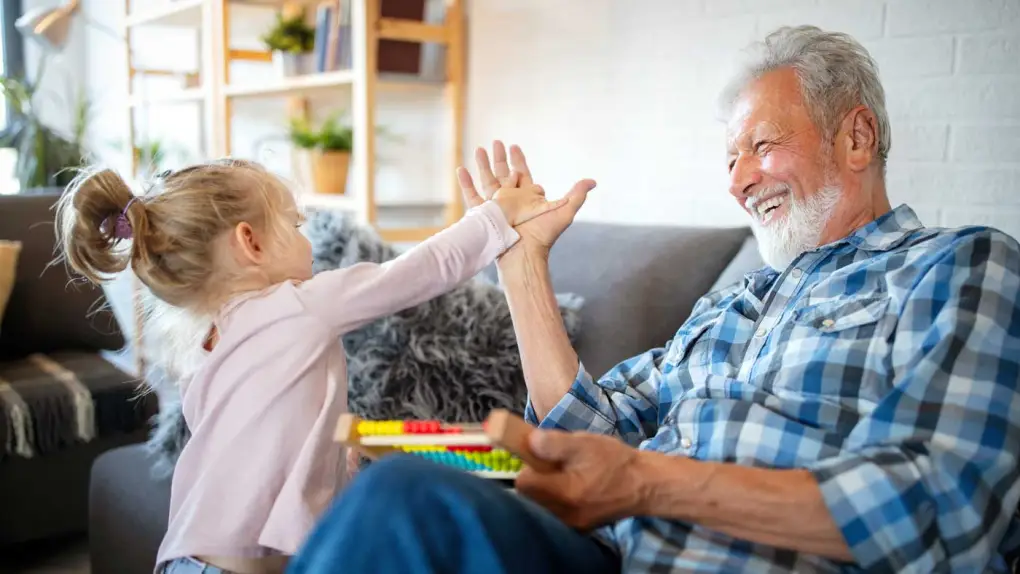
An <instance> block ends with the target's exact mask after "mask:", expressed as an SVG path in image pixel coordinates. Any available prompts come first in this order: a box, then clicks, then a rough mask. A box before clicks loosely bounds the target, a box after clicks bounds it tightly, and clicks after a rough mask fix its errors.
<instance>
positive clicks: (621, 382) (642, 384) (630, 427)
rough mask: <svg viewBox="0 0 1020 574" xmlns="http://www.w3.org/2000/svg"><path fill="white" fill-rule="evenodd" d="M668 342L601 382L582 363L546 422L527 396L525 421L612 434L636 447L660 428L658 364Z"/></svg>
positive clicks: (659, 371)
mask: <svg viewBox="0 0 1020 574" xmlns="http://www.w3.org/2000/svg"><path fill="white" fill-rule="evenodd" d="M670 344H671V343H667V344H666V346H664V347H662V348H657V349H652V350H651V351H647V352H645V353H642V354H640V355H637V356H636V357H632V358H630V359H628V360H626V361H623V362H621V363H619V364H618V365H616V366H615V367H613V369H612V370H610V371H609V372H608V373H606V374H605V375H604V376H603V377H602V378H601V379H599V380H598V381H596V380H594V379H593V378H592V376H591V375H590V374H588V372H587V371H585V369H584V364H578V369H577V376H576V378H575V379H574V382H573V383H572V384H571V386H570V390H569V391H567V394H566V395H564V396H563V398H562V399H560V401H559V402H558V403H556V405H555V406H554V407H553V408H552V409H551V410H550V411H549V413H548V414H547V415H546V416H545V418H544V419H543V420H542V421H539V420H538V416H537V414H536V413H535V407H534V405H532V403H531V398H530V396H529V398H528V402H527V404H526V406H525V410H524V418H525V420H526V421H528V422H529V423H531V424H532V425H537V426H539V427H542V428H558V429H563V430H569V431H586V432H593V433H599V434H606V435H613V436H617V437H620V438H621V439H622V440H624V441H625V442H627V443H628V444H631V445H634V446H637V445H638V444H639V443H640V442H641V441H642V440H644V439H646V438H648V437H650V436H652V435H654V434H655V430H656V429H657V428H658V426H659V420H658V413H659V408H658V407H659V385H660V384H661V383H662V376H663V374H662V371H661V369H660V365H661V362H662V358H663V357H665V356H666V353H667V352H668V350H669V346H670Z"/></svg>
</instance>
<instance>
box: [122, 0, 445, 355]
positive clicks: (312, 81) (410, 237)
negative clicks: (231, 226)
mask: <svg viewBox="0 0 1020 574" xmlns="http://www.w3.org/2000/svg"><path fill="white" fill-rule="evenodd" d="M384 1H385V0H353V1H352V2H351V55H352V61H351V68H350V69H349V70H338V71H331V72H323V73H317V74H308V75H304V76H298V77H291V78H275V77H273V78H271V79H269V80H267V81H264V82H263V81H260V82H257V83H248V84H245V83H240V82H238V83H233V82H232V78H231V66H232V64H234V63H235V62H262V63H265V65H266V66H269V65H270V64H269V62H271V61H272V58H271V56H270V54H269V53H268V52H263V51H257V50H244V49H238V48H235V47H234V46H233V45H232V41H231V40H232V39H231V34H230V30H231V19H232V18H233V17H234V10H233V8H234V7H236V6H238V5H247V6H257V7H262V8H266V9H268V10H284V11H289V10H294V9H301V8H306V9H308V10H309V11H310V12H314V10H315V8H316V6H318V5H319V4H323V3H330V4H333V5H334V6H335V5H337V3H336V2H334V1H331V0H135V1H134V2H132V0H124V10H125V19H124V24H125V36H126V38H127V42H126V45H127V66H128V77H129V80H128V82H129V86H130V87H129V90H133V86H134V85H135V78H136V77H138V76H140V75H179V72H171V71H165V70H152V69H147V70H141V69H138V68H136V67H135V62H133V61H132V55H131V46H132V42H133V41H138V42H141V41H144V34H143V33H139V32H144V30H145V29H146V28H149V27H179V28H187V29H194V30H196V31H198V35H197V41H198V53H199V54H200V60H201V61H200V65H199V78H200V85H199V86H196V87H186V88H181V89H180V90H179V91H176V92H175V91H170V92H166V91H165V90H164V91H160V92H158V93H154V94H150V95H144V96H143V95H138V94H134V93H129V98H128V102H129V105H128V110H127V111H128V115H129V122H128V131H129V134H128V142H129V146H130V149H134V147H135V145H136V137H137V133H136V118H135V115H136V113H137V112H138V111H139V109H140V108H146V107H151V106H159V105H164V104H181V103H186V102H194V103H195V104H197V105H200V106H202V114H201V118H202V120H201V121H202V124H203V126H202V128H203V129H202V132H203V155H205V156H208V157H221V156H226V155H232V152H233V151H234V150H233V149H232V143H233V142H232V141H231V132H232V129H231V128H232V123H233V121H234V116H235V114H234V108H235V103H236V102H238V101H240V100H246V99H254V98H277V99H283V100H285V101H286V102H287V104H288V106H287V110H288V113H289V114H290V115H292V116H293V115H295V114H307V113H308V100H307V98H308V97H309V96H312V95H316V94H322V93H326V94H328V93H330V92H331V91H347V92H348V93H349V97H350V100H351V104H352V105H351V111H352V113H351V120H352V122H353V125H352V127H353V130H354V144H353V150H352V153H351V166H350V182H349V184H348V193H347V194H345V195H343V196H330V195H320V194H315V193H312V194H305V195H302V201H303V202H304V203H305V204H306V205H311V206H315V207H320V208H327V209H338V210H343V211H347V212H350V213H351V214H353V215H354V217H355V218H356V219H357V220H358V221H360V222H362V223H364V224H368V225H372V226H375V227H376V228H377V229H378V231H379V233H380V235H381V236H382V237H383V238H384V239H386V240H388V241H393V242H417V241H420V240H422V239H425V238H426V237H429V236H430V235H433V234H435V233H436V232H438V231H439V230H441V229H442V228H443V227H444V226H446V225H450V224H452V223H453V222H455V221H456V220H458V219H459V218H460V217H461V216H462V215H463V205H462V203H461V199H460V193H459V190H458V189H457V185H456V181H455V179H454V177H453V174H454V170H455V168H456V166H457V165H459V164H460V162H461V159H462V157H463V140H462V138H463V135H462V134H463V129H464V125H463V124H464V99H465V85H464V81H465V77H464V66H465V62H464V55H465V29H464V10H463V0H443V2H444V8H445V10H444V18H443V21H442V22H441V23H439V24H427V23H423V22H419V21H413V20H399V19H392V18H383V17H382V16H381V3H382V2H384ZM380 40H401V41H409V42H419V43H430V44H439V45H442V46H444V47H445V66H446V70H445V71H446V73H445V78H444V80H443V81H442V82H428V81H420V80H417V79H416V78H412V77H401V76H396V77H394V76H391V75H387V74H380V73H379V72H378V71H377V69H378V68H377V54H378V46H379V41H380ZM267 75H268V74H267ZM387 90H433V91H435V90H441V91H442V93H443V98H444V104H445V106H447V107H448V112H449V117H450V119H451V121H450V125H449V129H450V134H449V135H450V141H451V142H452V144H451V149H449V152H448V158H449V159H448V163H447V165H445V166H444V168H445V172H446V173H448V174H449V175H450V178H449V194H448V196H447V200H446V201H445V202H444V203H443V204H441V205H440V206H438V207H441V208H442V210H443V218H442V220H443V225H442V226H438V227H437V226H435V225H426V226H420V227H410V228H394V227H384V226H380V225H379V211H380V208H382V209H386V208H387V206H389V207H402V206H401V205H400V204H396V205H392V204H382V205H381V204H380V203H379V202H378V201H377V197H376V181H375V180H376V165H377V158H376V152H377V142H376V137H377V136H376V129H375V128H376V104H377V94H379V93H381V92H384V91H387ZM137 161H138V159H137V157H136V156H135V155H134V154H132V162H131V165H132V170H133V171H135V172H137V170H138V167H139V166H138V163H137ZM407 202H408V204H409V205H410V206H412V207H421V206H423V205H425V206H433V207H435V205H434V204H435V202H434V201H430V200H428V199H427V198H426V199H425V200H422V199H421V198H419V199H418V200H416V199H415V198H414V197H408V198H407ZM136 310H137V311H138V313H136V315H137V317H138V319H137V321H136V349H139V350H141V340H140V338H139V337H140V336H141V327H142V324H141V321H142V319H141V317H142V313H141V301H140V297H136ZM142 354H143V353H141V352H139V353H138V357H139V363H138V368H139V372H144V363H143V361H144V359H143V357H142Z"/></svg>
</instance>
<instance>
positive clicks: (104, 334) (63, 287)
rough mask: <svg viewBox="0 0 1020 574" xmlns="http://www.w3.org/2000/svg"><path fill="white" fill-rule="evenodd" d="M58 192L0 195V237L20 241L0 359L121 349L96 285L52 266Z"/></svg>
mask: <svg viewBox="0 0 1020 574" xmlns="http://www.w3.org/2000/svg"><path fill="white" fill-rule="evenodd" d="M59 198H60V195H59V193H54V192H46V193H37V194H29V195H0V239H7V240H13V241H20V242H21V243H22V249H21V254H20V256H19V257H18V269H17V271H16V273H15V283H14V290H13V291H12V292H11V298H10V301H9V302H8V303H7V309H6V311H5V312H4V317H3V324H2V325H0V358H10V357H16V356H23V355H26V354H28V353H33V352H50V351H55V350H62V349H81V350H100V349H119V348H121V347H123V345H124V337H123V335H122V334H121V332H120V329H119V328H118V325H117V322H116V321H115V320H114V317H113V314H112V313H111V312H110V311H109V310H108V309H107V307H108V306H107V304H106V299H105V297H104V296H103V291H102V289H100V288H97V287H92V286H90V285H88V284H86V283H83V282H79V281H75V282H72V281H71V276H70V275H69V273H68V270H67V268H66V267H65V266H64V264H63V263H56V264H53V263H52V261H53V260H54V258H55V257H56V255H57V253H56V251H55V249H54V247H55V244H56V235H55V233H54V227H53V223H54V215H55V210H54V205H55V204H56V202H57V200H58V199H59Z"/></svg>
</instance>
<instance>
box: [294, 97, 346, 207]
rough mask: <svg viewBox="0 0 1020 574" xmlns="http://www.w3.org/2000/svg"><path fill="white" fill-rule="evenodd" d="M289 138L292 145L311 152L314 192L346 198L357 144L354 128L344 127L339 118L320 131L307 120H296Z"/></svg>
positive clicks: (332, 118) (320, 128)
mask: <svg viewBox="0 0 1020 574" xmlns="http://www.w3.org/2000/svg"><path fill="white" fill-rule="evenodd" d="M289 135H290V141H291V143H293V144H294V145H295V146H297V147H298V148H300V149H303V150H305V151H307V152H308V161H309V162H310V164H311V173H312V182H313V185H314V187H315V191H316V192H317V193H328V194H333V195H343V194H344V193H345V191H346V188H347V173H348V170H349V169H350V164H351V148H352V147H353V143H354V141H353V140H354V131H353V130H352V129H351V127H350V126H345V125H342V124H341V123H340V122H339V120H338V118H337V115H332V116H330V117H329V118H327V119H326V120H325V121H324V122H322V124H321V125H320V126H319V127H318V128H316V127H314V126H312V124H311V123H310V122H308V120H305V119H303V118H293V119H291V121H290V134H289Z"/></svg>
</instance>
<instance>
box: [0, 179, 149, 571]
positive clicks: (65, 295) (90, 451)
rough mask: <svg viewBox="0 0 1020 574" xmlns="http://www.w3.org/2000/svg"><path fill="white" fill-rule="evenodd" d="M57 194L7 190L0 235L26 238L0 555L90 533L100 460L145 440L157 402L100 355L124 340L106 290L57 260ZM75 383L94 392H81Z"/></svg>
mask: <svg viewBox="0 0 1020 574" xmlns="http://www.w3.org/2000/svg"><path fill="white" fill-rule="evenodd" d="M59 194H60V192H59V190H57V191H44V192H40V193H32V194H19V195H0V239H4V240H13V241H19V242H21V244H22V249H21V254H20V256H19V258H18V266H17V271H16V273H15V283H14V289H13V292H12V293H11V298H10V301H9V302H8V304H7V309H6V312H5V313H4V315H3V323H2V324H0V381H3V382H4V383H5V395H4V397H3V398H2V399H0V556H3V555H5V554H6V553H7V552H9V551H11V550H12V549H13V548H14V547H16V546H20V545H22V544H23V543H28V542H37V541H42V540H44V539H49V538H54V537H62V536H65V535H72V534H80V533H83V532H85V529H86V526H87V519H88V495H89V486H88V485H89V476H90V471H91V468H92V463H93V461H94V460H95V459H96V457H97V456H99V455H100V454H101V453H103V452H106V451H108V450H110V449H112V448H116V447H120V446H123V445H126V444H133V443H138V442H141V441H144V440H145V436H146V431H147V421H148V419H149V418H150V417H151V416H152V414H153V412H155V410H156V404H155V401H154V400H151V397H146V398H142V399H138V398H137V397H136V385H135V383H134V381H133V380H132V377H131V375H129V374H127V373H124V372H123V371H121V370H119V369H118V368H117V367H115V366H114V365H113V364H111V363H109V362H108V361H106V360H105V359H104V358H103V357H102V356H101V354H100V353H101V351H103V350H115V349H119V348H120V347H121V346H122V345H123V344H124V337H123V335H122V334H121V332H120V330H119V329H118V327H117V322H116V321H115V320H114V319H113V316H112V315H111V314H110V313H109V311H108V310H105V309H104V307H105V303H106V302H105V299H104V296H103V292H102V291H101V290H99V289H93V288H89V287H85V286H82V285H71V284H69V282H68V275H67V272H66V270H65V268H64V267H63V266H62V265H55V266H52V265H51V262H52V260H53V257H54V240H55V235H54V228H53V209H52V208H53V205H54V203H55V202H56V200H57V199H58V198H59V196H60V195H59ZM68 375H70V379H71V380H72V381H73V384H68V383H67V382H66V381H67V378H66V377H68ZM70 389H75V390H76V391H79V392H81V391H84V392H85V393H87V395H88V398H89V399H91V400H90V401H76V400H75V399H74V396H73V395H72V393H71V390H70ZM79 398H80V396H79ZM12 405H17V407H18V408H17V411H16V410H15V407H13V406H12ZM82 406H87V408H88V410H90V411H91V413H90V415H89V416H88V417H87V419H91V420H92V422H93V425H92V428H93V429H94V431H95V435H94V436H92V437H90V436H88V433H79V432H77V431H79V430H80V429H79V428H78V423H79V421H78V420H76V417H77V416H79V413H78V412H77V410H78V409H79V408H81V407H82ZM15 412H20V413H24V414H25V415H26V416H25V417H24V418H21V417H15V416H14V414H13V413H15Z"/></svg>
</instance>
